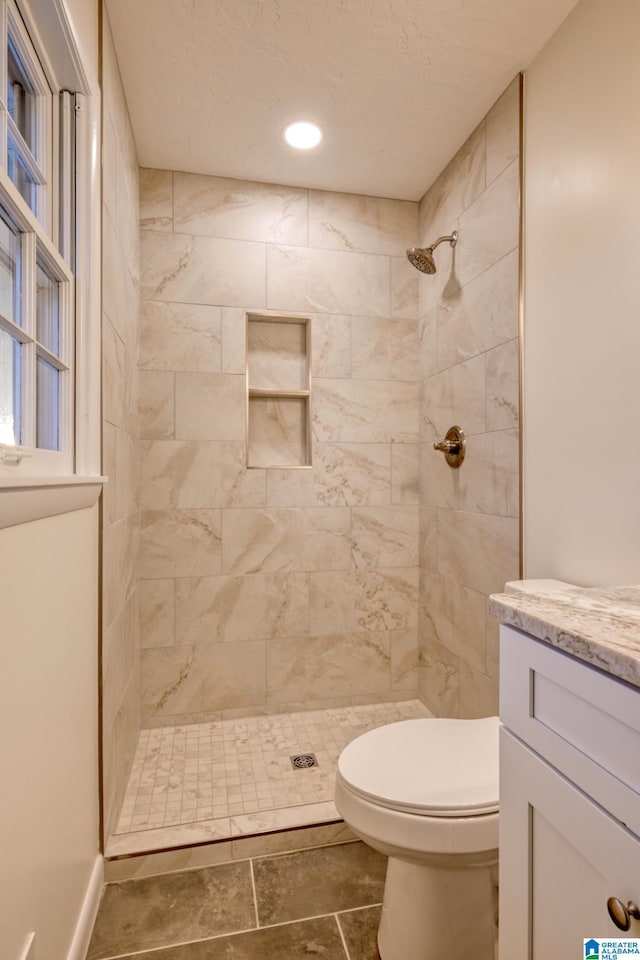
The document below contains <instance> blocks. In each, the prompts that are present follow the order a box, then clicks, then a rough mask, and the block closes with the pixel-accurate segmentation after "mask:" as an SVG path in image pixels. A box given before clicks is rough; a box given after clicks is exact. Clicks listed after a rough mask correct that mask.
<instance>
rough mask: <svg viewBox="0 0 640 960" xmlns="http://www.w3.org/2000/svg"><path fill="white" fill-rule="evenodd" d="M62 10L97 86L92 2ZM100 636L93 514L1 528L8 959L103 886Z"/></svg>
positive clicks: (59, 949)
mask: <svg viewBox="0 0 640 960" xmlns="http://www.w3.org/2000/svg"><path fill="white" fill-rule="evenodd" d="M65 2H66V3H67V4H68V8H69V13H70V16H71V19H72V21H73V27H74V31H75V32H76V35H77V39H78V42H79V45H80V49H81V50H82V53H83V58H84V61H85V62H84V67H85V71H86V73H87V76H88V79H89V82H90V86H91V88H92V89H97V82H98V81H97V77H98V46H97V35H98V33H97V31H98V7H97V3H90V2H88V0H65ZM32 7H33V10H34V15H35V17H36V22H38V18H37V12H38V3H33V5H32ZM94 321H95V318H94ZM94 429H96V427H95V425H94ZM0 496H2V492H1V491H0ZM97 627H98V511H97V507H95V508H92V509H87V510H79V511H77V512H74V513H68V514H64V515H61V516H57V517H51V518H49V519H46V520H39V521H36V522H33V523H25V524H21V525H19V526H15V527H10V528H7V529H4V530H1V531H0V757H2V771H1V781H2V786H1V787H0V851H1V853H0V957H2V960H17V958H18V957H20V956H21V953H22V950H23V947H24V943H25V939H26V937H27V935H28V933H29V932H31V931H35V933H36V941H35V948H36V956H37V958H38V960H64V958H67V957H71V956H78V954H75V955H74V954H73V953H70V948H71V945H72V942H74V945H75V947H80V949H81V946H82V945H81V944H79V943H78V941H77V940H75V941H74V932H75V930H76V925H77V922H78V919H79V916H80V914H81V912H82V910H83V906H84V903H85V896H86V894H87V892H88V891H90V890H91V889H92V880H95V879H96V876H98V877H99V874H96V871H95V868H96V863H97V857H98V850H99V805H98V703H97V700H98V652H97V651H98V637H97ZM88 919H89V921H90V919H91V918H90V917H89V918H88Z"/></svg>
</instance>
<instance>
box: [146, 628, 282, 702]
mask: <svg viewBox="0 0 640 960" xmlns="http://www.w3.org/2000/svg"><path fill="white" fill-rule="evenodd" d="M264 700H265V647H264V643H262V642H261V641H257V640H249V641H246V642H244V643H213V644H211V645H207V646H205V645H202V646H197V647H189V646H184V645H178V646H176V647H156V648H154V649H148V650H144V651H143V652H142V707H143V713H144V716H146V717H148V718H156V719H157V718H161V717H172V716H179V717H182V716H184V715H186V714H199V713H207V712H211V711H216V710H222V709H226V708H230V707H253V706H258V705H259V704H262V703H264Z"/></svg>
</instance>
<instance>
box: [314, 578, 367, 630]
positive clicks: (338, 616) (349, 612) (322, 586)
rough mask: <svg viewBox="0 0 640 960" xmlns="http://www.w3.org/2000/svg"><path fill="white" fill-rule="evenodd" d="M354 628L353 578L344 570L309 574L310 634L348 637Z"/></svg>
mask: <svg viewBox="0 0 640 960" xmlns="http://www.w3.org/2000/svg"><path fill="white" fill-rule="evenodd" d="M355 628H356V619H355V594H354V575H353V573H351V572H347V571H345V570H337V571H333V570H328V571H324V572H320V573H310V574H309V633H310V634H311V635H312V636H322V634H327V633H334V634H335V633H350V632H351V631H353V630H355Z"/></svg>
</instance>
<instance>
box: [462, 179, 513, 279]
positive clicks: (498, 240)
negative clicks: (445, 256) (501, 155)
mask: <svg viewBox="0 0 640 960" xmlns="http://www.w3.org/2000/svg"><path fill="white" fill-rule="evenodd" d="M519 197H520V169H519V166H518V162H517V160H514V161H513V162H512V163H511V164H510V165H509V166H508V167H507V168H506V170H504V171H503V172H502V173H501V174H500V176H499V177H497V179H496V180H494V181H493V183H492V184H490V186H488V187H487V189H486V190H485V191H484V193H482V194H481V195H480V196H479V197H478V199H477V200H476V201H475V202H474V203H473V204H472V205H471V206H470V207H469V208H468V209H467V210H465V212H464V213H463V214H462V216H461V217H460V236H459V239H458V244H457V246H456V262H457V272H458V275H459V277H460V283H461V285H463V284H465V283H468V282H469V281H470V280H473V278H474V277H477V276H479V274H481V273H483V272H484V271H485V270H487V269H488V268H489V267H491V266H492V265H493V264H494V263H497V261H498V260H500V259H501V258H502V257H504V256H505V255H506V254H507V253H509V252H510V251H511V250H513V249H515V247H517V246H518V240H519V234H520V200H519Z"/></svg>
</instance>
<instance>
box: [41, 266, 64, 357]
mask: <svg viewBox="0 0 640 960" xmlns="http://www.w3.org/2000/svg"><path fill="white" fill-rule="evenodd" d="M36 337H37V340H38V343H40V344H42V346H43V347H46V349H47V350H49V351H50V352H51V353H53V354H55V355H56V356H59V355H60V284H59V282H58V280H56V279H55V277H52V276H51V274H50V273H49V272H48V271H47V270H46V268H45V267H43V266H42V264H41V263H40V261H38V262H37V263H36Z"/></svg>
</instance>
